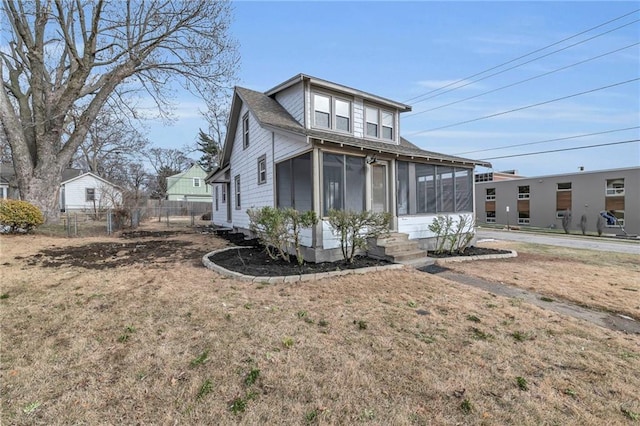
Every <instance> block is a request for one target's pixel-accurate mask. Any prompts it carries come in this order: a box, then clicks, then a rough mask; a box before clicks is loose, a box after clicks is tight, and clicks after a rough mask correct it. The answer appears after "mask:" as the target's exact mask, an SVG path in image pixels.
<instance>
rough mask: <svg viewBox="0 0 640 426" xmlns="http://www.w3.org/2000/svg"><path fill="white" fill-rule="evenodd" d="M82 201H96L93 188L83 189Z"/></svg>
mask: <svg viewBox="0 0 640 426" xmlns="http://www.w3.org/2000/svg"><path fill="white" fill-rule="evenodd" d="M84 199H85V201H95V200H96V189H95V188H85V190H84Z"/></svg>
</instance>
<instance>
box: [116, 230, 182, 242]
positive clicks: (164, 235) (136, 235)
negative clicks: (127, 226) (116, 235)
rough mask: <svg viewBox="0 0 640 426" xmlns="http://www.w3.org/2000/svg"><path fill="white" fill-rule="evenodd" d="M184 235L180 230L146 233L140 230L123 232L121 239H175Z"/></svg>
mask: <svg viewBox="0 0 640 426" xmlns="http://www.w3.org/2000/svg"><path fill="white" fill-rule="evenodd" d="M181 233H182V234H184V232H180V231H178V230H175V231H145V230H138V231H127V232H123V233H122V235H121V237H122V238H124V239H128V240H130V239H134V238H167V237H173V236H175V235H178V234H181Z"/></svg>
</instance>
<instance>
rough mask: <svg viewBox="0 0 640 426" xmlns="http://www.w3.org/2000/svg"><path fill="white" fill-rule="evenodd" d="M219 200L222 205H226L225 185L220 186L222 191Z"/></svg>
mask: <svg viewBox="0 0 640 426" xmlns="http://www.w3.org/2000/svg"><path fill="white" fill-rule="evenodd" d="M221 193H222V194H221V196H220V197H221V198H222V204H226V203H227V184H226V183H225V184H223V185H222V191H221Z"/></svg>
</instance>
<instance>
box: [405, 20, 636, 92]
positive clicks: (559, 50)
mask: <svg viewBox="0 0 640 426" xmlns="http://www.w3.org/2000/svg"><path fill="white" fill-rule="evenodd" d="M638 21H640V19H636V20H635V21H632V22H629V23H628V24H624V25H621V26H619V27H616V28H614V29H612V30H609V31H605V32H604V33H600V34H596V35H594V36H593V37H589V38H587V39H584V40H582V41H579V42H576V43H574V44H570V45H569V46H565V47H563V48H561V49H558V50H554V51H553V52H549V53H546V54H544V55H542V56H538V57H536V58H533V59H530V60H528V61H526V62H522V63H520V64H518V65H514V66H512V67H509V68H506V69H503V70H502V71H498V72H494V73H493V74H489V75H487V76H485V77H482V78H478V79H476V80H471V81H468V82H467V83H465V84H462V85H460V86H456V87H452V88H451V89H448V90H445V91H443V92H440V93H436V94H434V95H432V96H429V97H426V98H424V99H421V100H419V101H416V102H414V103H413V105H415V104H418V103H420V102H424V101H426V100H429V99H433V98H436V97H438V96H440V95H444V94H445V93H449V92H452V91H454V90H457V89H461V88H463V87H466V86H469V85H470V84H473V83H477V82H479V81H483V80H486V79H488V78H491V77H495V76H496V75H499V74H503V73H505V72H507V71H511V70H513V69H516V68H519V67H521V66H523V65H526V64H530V63H531V62H535V61H537V60H538V59H542V58H546V57H547V56H551V55H553V54H554V53H558V52H562V51H563V50H567V49H570V48H572V47H575V46H577V45H580V44H583V43H586V42H588V41H591V40H593V39H595V38H598V37H601V36H603V35H605V34H608V33H611V32H613V31H617V30H619V29H620V28H623V27H627V26H629V25H631V24H635V23H636V22H638ZM445 87H446V86H445ZM438 90H440V89H438ZM430 93H431V92H430Z"/></svg>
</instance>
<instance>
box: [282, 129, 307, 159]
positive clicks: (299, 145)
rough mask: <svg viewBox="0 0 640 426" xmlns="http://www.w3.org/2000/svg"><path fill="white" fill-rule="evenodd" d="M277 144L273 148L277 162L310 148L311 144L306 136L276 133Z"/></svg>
mask: <svg viewBox="0 0 640 426" xmlns="http://www.w3.org/2000/svg"><path fill="white" fill-rule="evenodd" d="M274 137H275V145H274V149H273V159H274V162H275V163H279V162H280V161H282V160H286V159H288V158H291V157H295V156H296V155H298V154H301V153H302V152H304V151H307V150H308V149H309V144H308V143H307V142H306V140H305V139H304V137H300V138H293V137H289V136H284V135H280V134H278V133H276V134H275V135H274Z"/></svg>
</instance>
